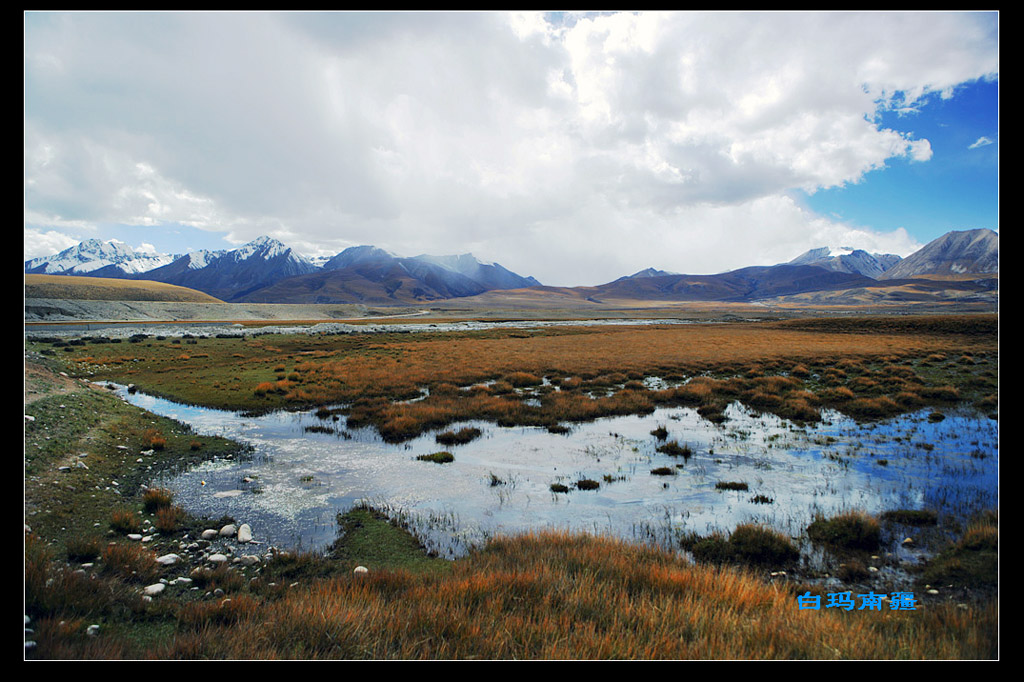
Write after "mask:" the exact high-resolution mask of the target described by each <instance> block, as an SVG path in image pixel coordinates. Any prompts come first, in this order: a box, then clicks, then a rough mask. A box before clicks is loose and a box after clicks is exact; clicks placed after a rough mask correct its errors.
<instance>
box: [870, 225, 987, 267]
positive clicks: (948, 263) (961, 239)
mask: <svg viewBox="0 0 1024 682" xmlns="http://www.w3.org/2000/svg"><path fill="white" fill-rule="evenodd" d="M998 272H999V235H998V234H997V233H996V232H994V231H992V230H989V229H976V230H963V231H953V232H947V233H946V234H944V235H942V236H941V237H938V238H936V239H934V240H932V241H930V242H928V243H927V244H925V245H924V247H922V248H921V249H919V250H918V251H916V252H914V253H912V254H911V255H909V256H907V257H906V258H905V259H903V260H902V261H901V262H900V263H899V264H898V265H896V266H895V267H893V268H892V269H891V270H889V271H887V272H886V273H885V275H884V277H883V279H897V278H909V277H927V276H937V277H946V276H952V275H966V274H974V275H991V274H997V273H998Z"/></svg>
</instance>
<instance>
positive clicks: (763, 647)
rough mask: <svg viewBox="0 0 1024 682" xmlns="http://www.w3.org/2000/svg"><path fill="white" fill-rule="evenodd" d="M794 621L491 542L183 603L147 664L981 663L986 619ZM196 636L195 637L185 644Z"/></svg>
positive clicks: (700, 588)
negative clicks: (252, 593) (465, 551)
mask: <svg viewBox="0 0 1024 682" xmlns="http://www.w3.org/2000/svg"><path fill="white" fill-rule="evenodd" d="M956 611H957V609H955V608H953V607H948V608H947V607H945V606H937V607H935V608H929V610H927V611H919V612H885V613H879V612H872V613H866V612H862V613H856V612H853V613H849V612H845V611H842V612H834V611H825V610H819V611H801V610H800V609H799V608H798V603H797V600H796V594H795V593H793V592H790V591H789V590H787V589H774V588H772V587H769V586H767V585H765V583H764V582H762V581H761V580H759V579H758V578H756V577H754V576H753V575H752V574H751V573H748V572H747V571H745V570H740V569H737V568H735V567H729V566H705V565H690V564H687V563H685V562H683V561H681V560H679V559H678V558H676V557H675V556H674V555H673V554H672V553H669V552H665V551H662V550H658V549H653V548H646V547H640V546H636V545H633V544H629V543H626V542H622V541H618V540H612V539H606V538H595V537H591V536H584V535H570V534H564V533H553V532H546V533H538V534H530V535H525V536H520V537H515V538H496V539H493V540H492V541H491V542H490V543H489V544H488V545H487V547H485V548H484V549H482V550H479V551H477V552H475V553H473V554H471V555H470V556H469V557H466V558H465V559H462V560H459V561H458V562H456V563H455V564H454V566H453V568H452V571H450V572H446V573H444V574H436V573H431V574H412V573H409V572H405V571H384V570H381V571H371V572H370V573H369V574H367V575H365V576H361V577H354V576H350V575H345V576H340V577H334V578H329V579H326V580H323V581H319V582H316V583H314V584H312V585H310V586H308V587H296V588H294V589H292V590H289V591H287V592H284V593H281V596H279V597H278V598H275V599H271V600H266V601H263V602H262V603H260V604H259V605H258V607H257V605H256V604H254V603H253V601H251V600H249V599H247V598H245V597H244V596H236V597H232V598H231V600H230V601H226V600H222V601H220V602H206V603H202V602H197V603H195V604H194V605H191V606H189V607H188V608H187V609H185V610H183V611H182V615H181V617H180V623H181V625H182V627H181V628H180V629H179V631H178V634H177V635H176V636H175V637H174V638H173V639H172V640H171V641H169V642H168V643H166V644H165V645H164V647H163V648H162V649H158V650H156V651H154V652H152V653H153V654H154V655H156V656H157V657H173V656H178V657H186V656H187V657H195V658H219V659H272V658H282V659H321V658H337V659H377V660H387V659H402V660H420V659H470V658H474V659H477V658H479V659H491V660H511V659H523V660H530V659H567V660H582V659H588V660H590V659H593V660H601V659H841V658H845V659H873V658H880V659H889V658H911V659H914V658H917V659H921V658H986V657H991V656H992V654H993V645H992V642H993V641H994V632H995V623H996V620H997V616H996V613H995V610H994V609H988V610H984V609H976V610H971V611H969V612H967V613H964V614H957V613H956ZM199 635H201V636H199Z"/></svg>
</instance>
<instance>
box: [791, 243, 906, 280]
mask: <svg viewBox="0 0 1024 682" xmlns="http://www.w3.org/2000/svg"><path fill="white" fill-rule="evenodd" d="M900 260H901V259H900V257H899V256H897V255H895V254H892V253H868V252H867V251H864V250H863V249H853V248H850V247H848V246H843V247H839V248H835V247H829V246H822V247H819V248H817V249H811V250H809V251H807V252H805V253H802V254H800V255H799V256H797V257H796V258H794V259H793V260H791V261H789V263H788V265H814V266H817V267H820V268H825V269H827V270H835V271H836V272H847V273H851V274H857V275H865V276H866V277H871V278H872V279H878V278H879V277H881V276H882V273H884V272H885V271H887V270H888V269H889V268H891V267H893V266H894V265H895V264H896V263H898V262H900Z"/></svg>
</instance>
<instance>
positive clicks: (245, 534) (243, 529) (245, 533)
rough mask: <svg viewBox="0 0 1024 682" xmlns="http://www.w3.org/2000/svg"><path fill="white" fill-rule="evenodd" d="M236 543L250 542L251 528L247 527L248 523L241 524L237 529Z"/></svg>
mask: <svg viewBox="0 0 1024 682" xmlns="http://www.w3.org/2000/svg"><path fill="white" fill-rule="evenodd" d="M238 541H239V542H252V528H250V527H249V524H248V523H243V524H242V525H241V526H239V527H238Z"/></svg>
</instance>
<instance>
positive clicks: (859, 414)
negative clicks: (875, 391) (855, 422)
mask: <svg viewBox="0 0 1024 682" xmlns="http://www.w3.org/2000/svg"><path fill="white" fill-rule="evenodd" d="M843 411H844V412H845V413H846V414H848V415H849V416H851V417H854V418H855V419H885V418H886V417H892V416H895V415H897V414H900V413H901V412H902V411H903V408H902V407H901V406H900V404H899V403H897V402H896V401H895V400H893V399H892V398H890V397H888V396H884V395H883V396H879V397H877V398H856V399H854V400H851V401H850V402H848V403H846V405H844V406H843Z"/></svg>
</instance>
